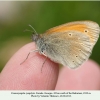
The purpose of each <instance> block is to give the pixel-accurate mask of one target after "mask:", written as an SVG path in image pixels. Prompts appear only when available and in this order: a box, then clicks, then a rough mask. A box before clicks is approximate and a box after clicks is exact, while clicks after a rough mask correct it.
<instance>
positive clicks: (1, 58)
mask: <svg viewBox="0 0 100 100" xmlns="http://www.w3.org/2000/svg"><path fill="white" fill-rule="evenodd" d="M76 20H92V21H95V22H97V23H98V24H99V25H100V2H99V1H63V2H62V1H55V2H53V1H48V2H47V1H41V2H40V1H14V2H13V1H0V71H1V70H2V69H3V67H4V66H5V64H6V63H7V61H8V60H9V59H10V58H11V56H12V55H13V54H14V53H15V52H16V51H17V50H19V49H20V48H21V47H22V46H23V45H25V44H27V43H29V42H31V32H23V31H24V30H25V29H29V30H32V29H31V28H30V27H29V26H28V25H29V24H31V25H32V26H33V27H34V28H35V30H36V31H37V32H38V33H43V32H45V31H46V30H47V29H49V28H52V27H54V26H57V25H60V24H64V23H67V22H71V21H76ZM99 44H100V39H99V40H98V42H97V44H96V45H95V48H94V49H93V53H92V55H91V57H90V58H91V59H93V60H95V61H96V62H97V63H98V64H100V45H99Z"/></svg>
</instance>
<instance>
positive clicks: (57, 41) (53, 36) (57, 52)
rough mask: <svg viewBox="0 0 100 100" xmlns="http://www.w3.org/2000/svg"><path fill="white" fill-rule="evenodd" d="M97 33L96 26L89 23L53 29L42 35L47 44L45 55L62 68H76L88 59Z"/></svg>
mask: <svg viewBox="0 0 100 100" xmlns="http://www.w3.org/2000/svg"><path fill="white" fill-rule="evenodd" d="M99 32H100V29H99V26H98V24H96V23H95V22H91V21H81V22H72V23H68V24H64V25H61V26H57V27H54V28H52V29H50V30H48V31H47V32H46V33H45V34H44V35H43V37H44V36H45V43H46V44H47V48H46V55H47V56H48V57H49V58H50V59H51V60H53V61H56V62H59V63H61V64H63V65H64V66H69V67H70V68H76V67H78V66H80V65H81V64H82V63H83V62H84V61H85V60H87V59H88V58H89V56H90V54H91V52H92V48H93V46H94V44H95V43H96V41H97V39H98V37H99Z"/></svg>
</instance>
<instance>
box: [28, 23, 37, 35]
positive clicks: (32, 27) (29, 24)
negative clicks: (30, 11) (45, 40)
mask: <svg viewBox="0 0 100 100" xmlns="http://www.w3.org/2000/svg"><path fill="white" fill-rule="evenodd" d="M29 27H31V28H32V29H33V32H34V34H37V32H36V30H35V29H34V27H32V25H30V24H29Z"/></svg>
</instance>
